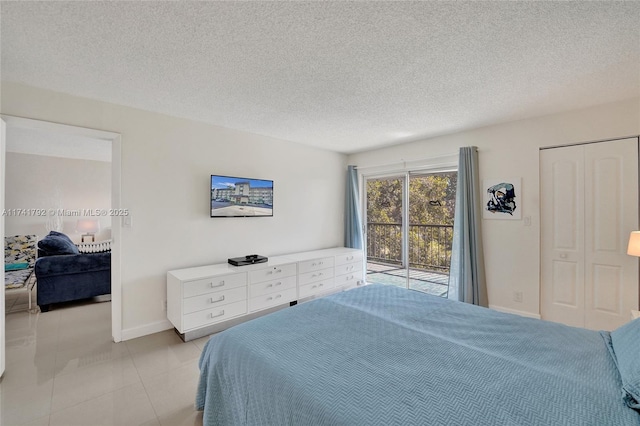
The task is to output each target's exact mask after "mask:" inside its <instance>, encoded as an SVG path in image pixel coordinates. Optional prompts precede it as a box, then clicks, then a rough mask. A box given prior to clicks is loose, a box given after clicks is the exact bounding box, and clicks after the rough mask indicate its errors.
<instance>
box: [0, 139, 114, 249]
mask: <svg viewBox="0 0 640 426" xmlns="http://www.w3.org/2000/svg"><path fill="white" fill-rule="evenodd" d="M8 137H9V138H10V137H11V135H9V136H8ZM5 173H6V176H5V181H6V185H5V186H6V192H5V208H6V209H43V210H45V211H48V210H49V209H52V208H53V209H56V208H62V209H65V210H72V211H75V210H81V211H82V210H84V209H91V210H97V209H109V208H110V207H111V163H109V162H104V161H88V160H77V159H69V158H59V157H49V156H43V155H32V154H18V153H15V152H7V156H6V169H5ZM84 218H86V217H84V216H82V217H74V216H66V217H65V216H63V217H62V219H63V229H62V232H64V233H65V234H67V235H68V236H69V237H70V238H71V239H72V240H73V241H74V242H79V241H80V239H81V234H80V233H78V232H76V230H75V227H76V222H77V220H78V219H84ZM47 219H48V215H47V216H37V215H34V216H28V215H27V216H24V215H19V216H6V217H5V232H6V234H7V235H25V234H35V235H38V237H40V238H42V237H43V236H45V235H46V234H47V232H48V231H47V229H46V222H47ZM91 219H97V220H99V221H100V228H101V231H100V233H98V234H97V235H96V240H103V239H107V238H110V229H109V228H110V227H111V218H110V217H91Z"/></svg>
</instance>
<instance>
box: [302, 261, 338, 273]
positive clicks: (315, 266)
mask: <svg viewBox="0 0 640 426" xmlns="http://www.w3.org/2000/svg"><path fill="white" fill-rule="evenodd" d="M333 263H334V259H333V257H325V258H322V259H313V260H307V261H304V262H300V263H298V273H299V274H304V273H306V272H311V271H318V270H320V269H325V268H331V267H332V266H333Z"/></svg>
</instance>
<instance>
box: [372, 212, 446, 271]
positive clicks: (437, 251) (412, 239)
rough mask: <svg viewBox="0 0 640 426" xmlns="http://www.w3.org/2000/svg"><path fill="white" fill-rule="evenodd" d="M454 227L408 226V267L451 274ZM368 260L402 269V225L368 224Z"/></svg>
mask: <svg viewBox="0 0 640 426" xmlns="http://www.w3.org/2000/svg"><path fill="white" fill-rule="evenodd" d="M452 241H453V225H426V224H413V225H409V256H408V258H409V267H410V268H416V269H422V270H425V271H434V272H446V273H448V272H449V267H450V266H451V244H452ZM367 260H368V261H372V262H380V263H387V264H391V265H402V224H400V223H380V222H369V223H367Z"/></svg>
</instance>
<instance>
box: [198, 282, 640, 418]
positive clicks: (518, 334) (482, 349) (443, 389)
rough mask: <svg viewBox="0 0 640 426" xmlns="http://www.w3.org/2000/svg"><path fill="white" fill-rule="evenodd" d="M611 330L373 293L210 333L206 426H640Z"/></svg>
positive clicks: (203, 393)
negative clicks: (610, 342) (610, 344)
mask: <svg viewBox="0 0 640 426" xmlns="http://www.w3.org/2000/svg"><path fill="white" fill-rule="evenodd" d="M607 339H608V333H602V334H601V333H598V332H595V331H589V330H584V329H579V328H573V327H567V326H564V325H560V324H555V323H551V322H545V321H539V320H535V319H529V318H523V317H519V316H515V315H510V314H504V313H500V312H495V311H492V310H489V309H485V308H479V307H477V306H472V305H468V304H464V303H458V302H452V301H449V300H446V299H441V298H438V297H434V296H429V295H426V294H422V293H419V292H415V291H410V290H404V289H398V288H395V287H387V286H378V285H371V286H366V287H363V288H360V289H355V290H351V291H348V292H344V293H340V294H336V295H333V296H329V297H325V298H322V299H319V300H315V301H312V302H309V303H305V304H301V305H297V306H294V307H292V308H288V309H285V310H282V311H279V312H276V313H274V314H270V315H267V316H265V317H262V318H259V319H257V320H253V321H250V322H247V323H244V324H241V325H238V326H236V327H233V328H231V329H229V330H226V331H224V332H222V333H220V334H218V335H215V336H214V337H212V338H211V339H210V340H209V342H208V343H207V345H206V347H205V349H204V351H203V353H202V357H201V359H200V370H201V376H200V383H199V387H198V393H197V397H196V406H197V408H198V409H201V410H204V424H205V425H456V426H458V425H474V426H475V425H492V426H493V425H509V426H517V425H523V426H524V425H526V426H533V425H544V426H552V425H580V426H586V425H593V426H606V425H621V426H622V425H624V426H626V425H629V426H632V425H636V426H637V425H640V414H639V413H638V412H636V411H634V410H632V409H631V408H629V407H627V406H626V405H625V404H624V402H623V399H622V396H621V381H620V376H619V373H618V371H617V369H616V365H615V363H614V361H613V359H612V357H611V355H610V354H609V351H608V349H607V343H606V341H607Z"/></svg>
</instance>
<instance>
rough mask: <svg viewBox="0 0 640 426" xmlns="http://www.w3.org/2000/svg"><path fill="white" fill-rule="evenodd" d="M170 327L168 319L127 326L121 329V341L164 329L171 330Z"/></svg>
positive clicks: (171, 325) (171, 326)
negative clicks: (138, 325)
mask: <svg viewBox="0 0 640 426" xmlns="http://www.w3.org/2000/svg"><path fill="white" fill-rule="evenodd" d="M172 328H173V324H171V322H170V321H169V320H168V319H166V320H162V321H158V322H152V323H151V324H146V325H143V326H140V327H133V328H127V329H125V330H122V341H125V340H131V339H135V338H138V337H142V336H147V335H149V334H153V333H159V332H161V331H165V330H171V329H172Z"/></svg>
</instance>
